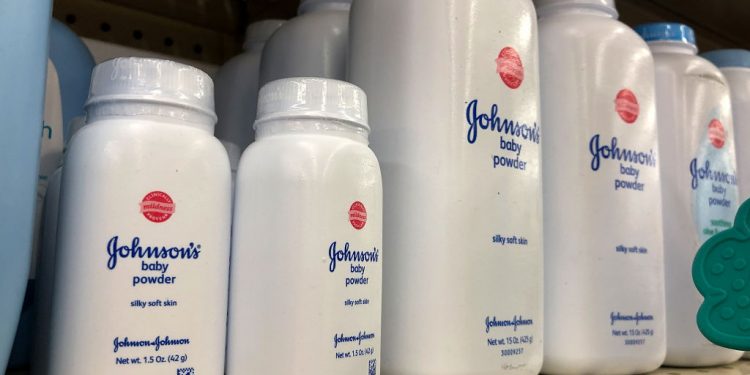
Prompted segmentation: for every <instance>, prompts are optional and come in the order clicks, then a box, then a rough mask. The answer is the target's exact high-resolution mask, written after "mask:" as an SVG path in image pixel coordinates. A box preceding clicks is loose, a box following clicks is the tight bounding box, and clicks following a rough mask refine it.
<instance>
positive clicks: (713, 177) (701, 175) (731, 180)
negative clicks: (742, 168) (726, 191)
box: [690, 159, 737, 190]
mask: <svg viewBox="0 0 750 375" xmlns="http://www.w3.org/2000/svg"><path fill="white" fill-rule="evenodd" d="M690 175H691V176H692V182H691V184H690V186H691V187H692V188H693V190H695V189H697V188H698V182H699V181H700V180H708V181H712V182H718V183H720V184H727V185H737V176H736V175H734V174H731V173H727V172H722V171H715V170H711V162H710V161H708V160H706V164H704V166H703V167H701V168H698V159H693V160H692V161H691V162H690Z"/></svg>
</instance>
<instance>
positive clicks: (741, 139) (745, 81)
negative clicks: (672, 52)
mask: <svg viewBox="0 0 750 375" xmlns="http://www.w3.org/2000/svg"><path fill="white" fill-rule="evenodd" d="M701 56H703V57H704V58H706V59H708V60H709V61H711V62H712V63H714V64H715V65H716V66H717V67H718V68H719V69H720V70H721V73H722V74H723V75H724V77H725V78H726V79H727V83H729V89H730V91H731V97H732V117H733V119H734V125H735V126H734V132H735V133H734V134H735V136H734V141H735V152H736V154H737V155H736V156H737V171H738V174H737V183H738V184H739V190H740V200H739V203H742V202H744V201H745V200H747V199H750V142H748V141H746V140H750V51H748V50H744V49H725V50H716V51H711V52H707V53H704V54H702V55H701ZM746 357H747V358H750V357H748V356H746Z"/></svg>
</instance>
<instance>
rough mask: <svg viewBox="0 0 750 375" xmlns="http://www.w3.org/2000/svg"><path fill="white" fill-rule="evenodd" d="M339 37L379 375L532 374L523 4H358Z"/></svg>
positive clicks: (528, 31)
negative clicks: (373, 215)
mask: <svg viewBox="0 0 750 375" xmlns="http://www.w3.org/2000/svg"><path fill="white" fill-rule="evenodd" d="M350 38H351V41H350V42H351V43H350V66H349V68H350V79H351V82H353V83H354V84H356V85H359V86H360V87H362V88H363V89H364V90H365V92H367V94H368V97H369V100H370V101H369V102H370V114H371V117H370V118H371V122H372V129H373V132H372V137H371V140H372V148H373V150H374V151H375V153H376V155H378V158H379V160H380V162H381V165H382V169H383V181H384V194H385V197H386V203H385V204H386V205H385V212H384V220H385V227H384V229H385V231H384V238H385V244H384V246H385V249H386V251H387V256H386V257H385V258H384V259H385V264H384V277H383V280H384V289H383V297H384V305H383V306H384V310H383V373H384V374H389V375H424V374H430V375H467V374H471V375H479V374H482V375H489V374H501V373H502V374H536V373H538V372H539V369H540V368H541V362H542V343H543V339H542V329H543V327H542V326H543V324H542V225H541V224H542V216H541V215H542V205H541V165H540V164H541V146H540V142H542V131H541V124H540V122H539V109H540V108H539V77H538V61H537V51H538V46H537V31H536V14H535V12H534V7H533V5H532V3H531V1H527V0H508V1H497V0H471V1H449V0H439V1H436V0H375V1H374V0H356V1H355V2H354V4H353V7H352V15H351V36H350Z"/></svg>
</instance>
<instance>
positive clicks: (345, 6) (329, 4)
mask: <svg viewBox="0 0 750 375" xmlns="http://www.w3.org/2000/svg"><path fill="white" fill-rule="evenodd" d="M351 7H352V3H351V2H350V1H335V0H332V1H326V2H314V3H311V4H304V3H303V4H302V5H300V7H299V9H298V10H297V14H298V15H300V16H301V15H303V14H307V13H313V12H324V11H339V12H348V11H349V10H350V9H351Z"/></svg>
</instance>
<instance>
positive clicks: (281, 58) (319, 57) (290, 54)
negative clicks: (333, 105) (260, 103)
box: [260, 0, 352, 86]
mask: <svg viewBox="0 0 750 375" xmlns="http://www.w3.org/2000/svg"><path fill="white" fill-rule="evenodd" d="M351 3H352V0H302V3H301V4H300V6H299V10H298V14H299V15H298V16H297V17H295V18H292V19H291V20H289V21H288V22H286V23H285V24H284V25H282V26H281V28H279V29H278V30H277V31H276V32H275V33H274V34H273V36H271V38H270V39H269V40H268V42H267V43H266V46H265V48H264V50H263V58H262V62H261V64H260V85H261V86H263V85H264V84H266V83H268V82H271V81H274V80H277V79H282V78H291V77H321V78H332V79H338V80H344V78H346V48H347V42H348V40H349V8H350V7H351Z"/></svg>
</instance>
